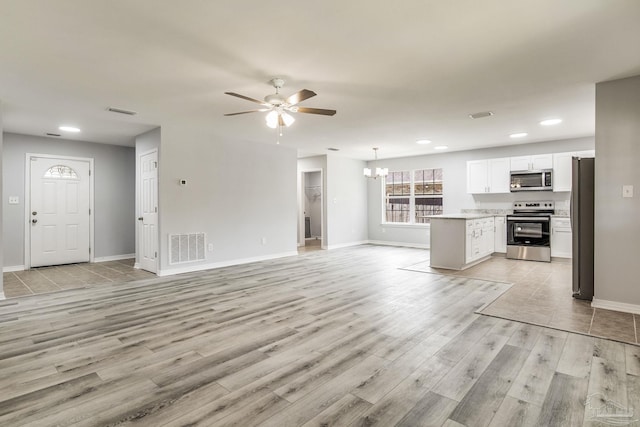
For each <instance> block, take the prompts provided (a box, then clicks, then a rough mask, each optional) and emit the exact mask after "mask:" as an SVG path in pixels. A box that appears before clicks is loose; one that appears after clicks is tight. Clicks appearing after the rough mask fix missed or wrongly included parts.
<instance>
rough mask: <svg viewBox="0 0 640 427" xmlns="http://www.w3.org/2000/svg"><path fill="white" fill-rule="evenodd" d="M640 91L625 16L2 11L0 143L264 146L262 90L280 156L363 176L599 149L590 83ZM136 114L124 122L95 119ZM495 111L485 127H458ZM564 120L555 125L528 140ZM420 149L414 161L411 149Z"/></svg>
mask: <svg viewBox="0 0 640 427" xmlns="http://www.w3.org/2000/svg"><path fill="white" fill-rule="evenodd" d="M637 74H640V1H638V0H519V1H513V0H483V1H478V0H447V1H442V0H439V1H430V0H403V1H400V2H388V1H384V2H382V1H377V0H367V1H364V0H358V1H354V0H349V1H345V0H325V1H317V2H306V1H300V0H280V1H255V0H254V1H248V0H233V1H227V0H224V1H223V0H216V1H201V0H197V1H196V0H187V1H185V0H183V1H179V2H178V1H170V0H162V1H160V0H136V1H130V0H92V1H87V0H60V1H48V0H41V1H35V0H2V2H1V3H0V100H2V109H3V122H4V129H5V131H8V132H17V133H24V134H33V135H44V134H45V133H46V132H56V131H57V126H58V125H61V124H73V125H76V126H78V127H80V128H81V129H82V132H81V133H80V134H77V135H69V134H65V133H63V137H64V138H68V139H80V140H86V141H93V142H104V143H111V144H121V145H132V141H133V137H134V136H135V135H137V134H140V133H142V132H144V131H146V130H149V129H151V128H153V127H155V126H157V125H160V126H171V125H175V126H179V127H181V128H187V127H188V128H191V129H196V130H198V132H199V133H200V134H202V135H206V136H207V137H209V138H211V139H212V140H214V141H215V140H216V139H221V138H224V139H225V140H243V141H255V142H259V143H267V144H275V141H276V134H275V131H274V130H272V129H269V128H267V127H266V126H265V122H264V114H265V113H254V114H246V115H239V116H233V117H224V116H223V114H224V113H230V112H237V111H244V110H250V109H253V108H255V107H256V106H257V105H256V104H252V103H251V102H247V101H244V100H241V99H238V98H234V97H231V96H228V95H224V92H225V91H231V92H237V93H240V94H243V95H246V96H249V97H252V98H257V99H262V98H263V97H264V96H265V95H267V94H270V93H273V88H272V87H271V86H270V85H269V83H268V81H269V80H270V79H271V78H272V77H275V76H278V77H282V78H284V79H285V80H286V84H285V87H284V89H283V91H282V93H283V94H285V95H289V94H291V93H293V92H296V91H298V90H300V89H303V88H306V89H311V90H313V91H315V92H317V94H318V96H316V97H314V98H311V99H309V100H306V101H304V102H303V103H301V106H307V107H317V108H330V109H336V110H337V111H338V113H337V114H336V115H335V116H333V117H325V116H317V115H310V114H297V115H296V119H297V121H296V122H295V123H294V124H293V126H292V127H290V128H288V129H286V130H285V133H284V135H283V137H282V138H281V143H282V144H283V145H287V146H292V147H295V148H297V149H298V151H299V153H300V154H301V155H309V154H325V153H326V152H327V151H326V149H327V148H328V147H335V148H339V149H340V153H339V154H341V155H345V156H348V157H352V158H360V159H371V158H372V157H373V151H372V147H380V151H379V155H380V158H388V157H399V156H409V155H418V154H428V153H433V152H434V150H433V146H435V145H441V144H442V145H448V146H449V149H450V150H463V149H469V148H478V147H488V146H498V145H505V144H512V143H514V142H515V141H514V140H512V139H510V138H509V136H508V135H509V134H510V133H513V132H518V131H523V132H528V133H529V136H528V137H526V138H524V139H521V140H518V141H517V142H518V143H527V142H534V141H544V140H553V139H564V138H573V137H581V136H589V135H593V134H594V112H595V102H594V96H595V83H596V82H599V81H605V80H611V79H617V78H622V77H628V76H633V75H637ZM109 106H113V107H119V108H125V109H130V110H135V111H137V112H138V115H136V116H134V117H128V116H122V115H118V114H114V113H110V112H107V111H106V108H107V107H109ZM485 110H491V111H493V112H494V113H495V115H494V116H493V117H489V118H485V119H479V120H472V119H470V118H469V117H468V114H470V113H475V112H479V111H485ZM554 117H560V118H562V119H563V120H564V121H563V122H562V124H560V125H558V126H553V127H542V126H540V125H538V122H539V121H540V120H542V119H546V118H554ZM421 138H427V139H430V140H432V141H433V143H432V144H430V145H428V146H418V145H417V144H415V141H416V140H417V139H421Z"/></svg>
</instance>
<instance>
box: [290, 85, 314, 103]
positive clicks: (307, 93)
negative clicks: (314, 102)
mask: <svg viewBox="0 0 640 427" xmlns="http://www.w3.org/2000/svg"><path fill="white" fill-rule="evenodd" d="M312 96H316V93H315V92H314V91H312V90H309V89H302V90H300V91H298V92H296V93H294V94H293V95H291V96H290V97H288V98H287V100H286V103H287V104H289V105H296V104H297V103H298V102H302V101H304V100H305V99H309V98H311V97H312Z"/></svg>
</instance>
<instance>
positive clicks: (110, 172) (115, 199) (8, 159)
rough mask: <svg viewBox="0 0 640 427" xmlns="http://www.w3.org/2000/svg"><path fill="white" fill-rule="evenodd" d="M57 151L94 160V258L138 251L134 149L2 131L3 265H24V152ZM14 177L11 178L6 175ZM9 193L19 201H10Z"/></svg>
mask: <svg viewBox="0 0 640 427" xmlns="http://www.w3.org/2000/svg"><path fill="white" fill-rule="evenodd" d="M26 153H35V154H53V155H60V156H74V157H89V158H93V159H94V168H95V170H94V171H92V173H93V174H94V183H95V189H94V195H95V212H94V214H95V217H94V221H95V239H94V241H95V248H94V256H95V257H96V258H100V257H109V256H118V255H127V254H133V253H134V251H135V239H134V233H135V229H134V227H135V209H134V205H135V193H134V188H135V153H134V149H133V148H131V147H121V146H115V145H107V144H94V143H89V142H83V141H69V140H64V139H54V138H45V137H39V136H30V135H19V134H14V133H5V134H4V150H3V153H2V164H3V175H4V176H5V179H4V180H3V200H2V205H3V209H4V212H5V215H4V218H3V223H2V224H3V230H4V237H5V238H4V240H3V248H4V266H20V265H24V209H25V205H24V203H25V200H24V186H25V180H24V178H25V176H24V174H25V169H24V168H25V154H26ZM7 178H10V179H7ZM9 196H18V197H20V204H17V205H9V204H8V198H9Z"/></svg>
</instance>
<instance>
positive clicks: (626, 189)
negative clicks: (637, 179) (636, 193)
mask: <svg viewBox="0 0 640 427" xmlns="http://www.w3.org/2000/svg"><path fill="white" fill-rule="evenodd" d="M622 197H633V185H623V186H622Z"/></svg>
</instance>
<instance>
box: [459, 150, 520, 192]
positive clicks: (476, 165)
mask: <svg viewBox="0 0 640 427" xmlns="http://www.w3.org/2000/svg"><path fill="white" fill-rule="evenodd" d="M509 164H510V163H509V158H508V157H505V158H502V159H488V160H470V161H468V162H467V193H470V194H481V193H508V192H509V191H510V190H509V172H510V171H509Z"/></svg>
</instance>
